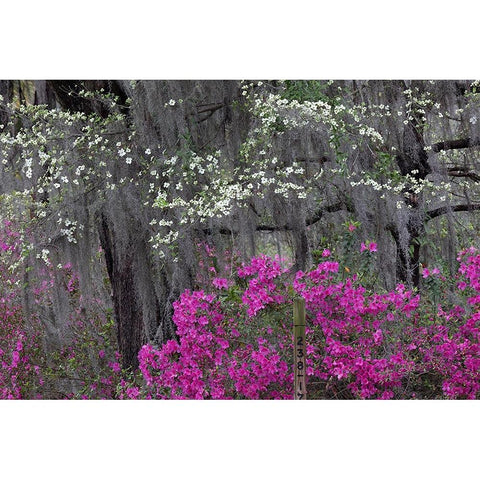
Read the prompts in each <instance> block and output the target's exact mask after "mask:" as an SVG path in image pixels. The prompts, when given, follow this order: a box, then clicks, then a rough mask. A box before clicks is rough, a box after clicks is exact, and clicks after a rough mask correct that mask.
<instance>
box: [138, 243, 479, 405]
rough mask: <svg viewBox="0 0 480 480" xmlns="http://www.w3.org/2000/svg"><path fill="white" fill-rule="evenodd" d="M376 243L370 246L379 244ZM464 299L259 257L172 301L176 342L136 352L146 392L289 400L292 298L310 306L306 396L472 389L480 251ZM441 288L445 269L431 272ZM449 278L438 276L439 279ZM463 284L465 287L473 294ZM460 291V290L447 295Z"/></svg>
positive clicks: (465, 394) (469, 393)
mask: <svg viewBox="0 0 480 480" xmlns="http://www.w3.org/2000/svg"><path fill="white" fill-rule="evenodd" d="M374 250H375V248H374V247H370V248H369V251H370V252H373V251H374ZM459 261H460V262H461V264H460V269H459V274H458V279H457V280H458V285H459V287H460V289H457V290H458V292H460V293H461V294H462V296H463V299H462V298H460V297H458V298H457V300H458V301H459V302H463V303H464V304H465V305H466V306H467V307H469V308H470V310H468V309H466V308H464V307H461V306H459V305H453V304H452V305H451V306H450V307H447V306H445V305H444V306H443V307H442V306H437V305H432V302H431V301H430V300H429V299H428V296H426V297H425V300H423V299H422V298H421V297H420V295H418V294H415V293H414V292H412V291H410V290H407V289H406V288H405V286H403V285H398V286H397V288H396V289H395V290H394V291H392V292H387V293H383V294H378V293H369V292H368V291H367V290H366V289H365V288H364V287H363V286H362V285H361V284H360V283H359V282H358V280H357V278H356V276H355V275H354V276H352V277H348V278H346V279H342V276H343V274H342V275H340V273H339V264H338V263H337V262H335V261H330V260H328V261H323V262H321V263H319V265H318V266H317V267H316V268H315V269H313V270H311V271H310V272H302V271H300V272H297V273H296V274H295V275H293V273H292V272H291V271H290V269H289V268H288V267H286V266H285V264H284V263H283V262H282V261H281V260H280V259H278V258H276V259H271V258H268V257H265V256H262V257H257V258H253V259H252V260H251V261H250V262H249V263H246V264H243V265H241V266H239V267H238V268H237V269H236V271H234V272H232V275H231V278H230V279H229V281H230V283H231V286H230V287H229V289H228V290H227V291H225V289H224V282H223V281H222V282H221V283H219V282H216V281H214V280H213V281H212V282H211V288H205V289H202V290H198V291H194V292H190V291H186V292H184V293H183V294H182V296H181V298H180V299H179V300H178V301H177V302H176V303H175V305H174V307H175V314H174V322H175V324H176V326H177V334H178V340H171V341H169V342H167V343H166V344H165V345H163V346H162V347H161V348H155V347H154V346H152V345H145V346H144V347H143V348H142V350H141V351H140V353H139V360H140V370H141V372H142V375H143V378H144V380H145V383H146V388H145V390H144V392H147V393H146V395H147V397H148V398H252V399H256V398H292V394H293V392H292V384H293V378H292V369H291V365H292V363H293V358H292V357H293V349H292V335H291V311H292V300H293V298H294V297H295V296H297V295H299V296H302V297H303V298H304V299H305V301H306V307H307V312H308V313H307V355H308V356H307V372H306V373H307V377H308V395H309V397H310V398H364V399H367V398H380V399H390V398H477V397H478V391H479V390H480V373H479V372H480V368H479V367H480V347H479V346H480V341H479V340H480V338H479V334H480V330H479V328H480V312H479V311H477V310H476V309H475V308H472V306H474V307H475V306H476V305H477V303H480V295H479V294H480V254H479V253H478V252H477V251H476V250H473V249H471V250H469V251H468V252H462V253H461V255H460V257H459ZM434 275H436V276H437V279H438V281H439V282H440V283H441V287H443V288H444V289H445V292H444V294H446V291H447V290H448V288H449V285H448V282H447V281H446V279H445V277H441V276H439V275H438V274H437V271H435V273H434ZM442 282H443V283H442ZM467 290H468V291H467ZM451 294H452V295H455V294H456V293H455V292H451Z"/></svg>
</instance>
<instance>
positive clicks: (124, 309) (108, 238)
mask: <svg viewBox="0 0 480 480" xmlns="http://www.w3.org/2000/svg"><path fill="white" fill-rule="evenodd" d="M98 233H99V237H100V243H101V245H102V248H103V251H104V254H105V261H106V264H107V271H108V276H109V279H110V284H111V287H112V301H113V308H114V314H115V319H116V327H117V340H118V348H119V351H120V354H121V355H122V365H123V367H124V368H128V367H132V368H136V367H137V366H138V359H137V355H138V351H139V350H140V348H141V346H142V344H143V342H144V340H145V337H146V336H145V331H144V324H143V315H142V311H141V308H139V301H138V295H137V289H136V288H135V287H136V286H135V281H134V279H135V272H134V268H135V262H134V258H133V256H134V252H135V250H134V248H133V246H132V248H127V249H122V250H124V251H123V252H122V253H120V254H119V252H118V248H117V241H116V239H115V236H114V235H113V234H112V228H111V226H110V225H109V223H108V220H107V219H106V218H105V216H103V215H102V216H101V220H100V221H99V223H98Z"/></svg>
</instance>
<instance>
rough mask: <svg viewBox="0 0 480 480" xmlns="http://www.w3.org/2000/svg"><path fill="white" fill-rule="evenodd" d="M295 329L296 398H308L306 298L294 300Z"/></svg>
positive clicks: (294, 366) (294, 368)
mask: <svg viewBox="0 0 480 480" xmlns="http://www.w3.org/2000/svg"><path fill="white" fill-rule="evenodd" d="M293 330H294V337H293V338H294V340H293V341H294V344H293V345H294V364H293V370H294V377H295V385H294V388H295V390H294V392H295V396H294V398H295V400H306V398H307V385H306V364H305V357H306V353H307V351H306V342H305V299H304V298H296V299H295V300H294V302H293Z"/></svg>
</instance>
